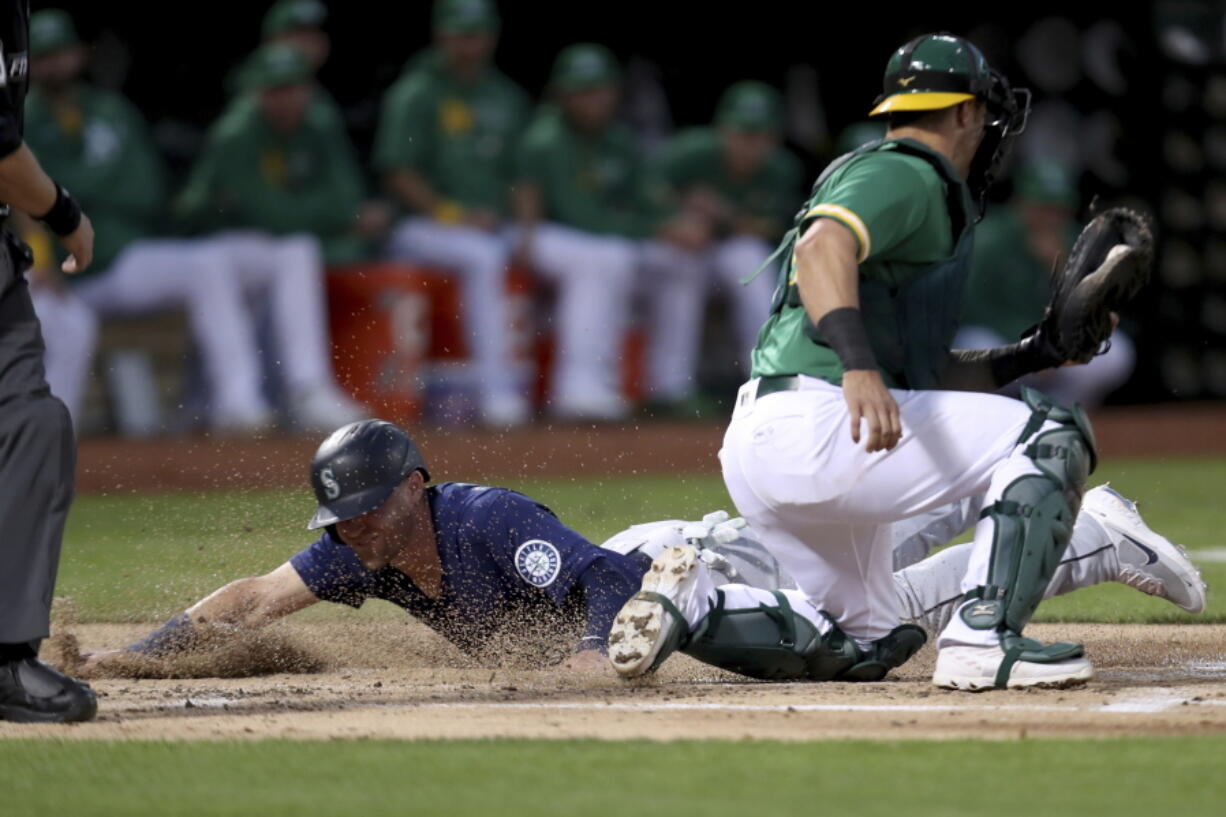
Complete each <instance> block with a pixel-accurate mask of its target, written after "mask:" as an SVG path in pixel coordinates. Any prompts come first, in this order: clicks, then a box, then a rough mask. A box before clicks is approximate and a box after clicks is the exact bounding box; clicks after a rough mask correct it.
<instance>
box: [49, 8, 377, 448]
mask: <svg viewBox="0 0 1226 817" xmlns="http://www.w3.org/2000/svg"><path fill="white" fill-rule="evenodd" d="M31 41H32V45H31V56H32V66H31V68H32V75H33V79H34V83H35V89H34V90H33V92H32V93H31V95H30V105H29V115H28V120H29V137H30V142H31V144H33V145H35V146H36V149H37V150H39V151H41V152H42V155H43V163H44V164H45V165H46V166H47V167H48V168H50V169H51V172H53V173H55V174H57V175H58V176H60V177H62V178H66V179H71V180H72V181H73V183H74V185H76V187H77V189H78V190H80V194H81V197H82V198H83V199H84V200H85V201H87V202H88V203H89V205H88V206H90V207H91V208H95V209H96V211H97V212H98V215H99V226H100V227H101V228H102V235H101V237H100V240H99V252H98V255H97V257H96V263H95V265H94V267H93V268H92V269H91V270H90V271H87V273H86V275H85V276H77V277H73V278H72V279H68V280H64V279H62V278H61V277H60V276H58V275H57V274H56V272H55V269H54V267H53V266H52V265H51V264H47V263H44V264H41V265H40V269H39V274H38V276H37V278H38V280H39V283H38V285H36V287H35V293H34V297H35V307H36V309H37V310H38V312H39V315H40V318H41V319H42V320H43V321H44V323H45V324H47V326H48V332H47V335H48V340H49V347H48V353H47V375H48V380H49V382H50V383H51V385H52V390H53V391H54V392H55V393H56V394H57V395H59V396H60V397H61V398H62V399H63V400H64V401H65V403H66V404H67V405H68V406H69V408H70V411H71V412H73V414H74V416H79V414H78V412H79V411H80V403H81V399H82V396H83V393H84V388H85V384H86V381H87V378H88V374H89V369H90V366H91V363H92V358H93V350H94V345H95V341H96V335H97V326H98V320H99V319H100V318H102V319H105V318H108V317H113V316H132V315H141V314H146V313H150V312H155V311H159V310H165V309H181V310H183V311H185V312H186V313H187V316H188V319H189V322H190V324H191V328H192V334H193V338H194V341H195V344H196V346H197V348H198V350H199V353H200V358H201V362H202V367H203V370H204V375H205V380H206V383H207V385H208V388H209V399H210V401H211V403H212V405H211V412H210V416H211V422H212V426H213V427H214V428H215V429H218V430H223V431H230V432H256V431H261V430H264V429H267V428H268V427H270V426H271V424H272V422H273V414H272V411H271V409H270V408H269V406H268V404H267V402H266V399H265V397H264V394H263V390H262V385H261V372H260V363H259V353H258V351H257V349H258V347H257V343H256V337H257V334H256V331H255V316H254V315H253V314H252V312H251V310H250V308H249V305H248V302H247V301H246V299H245V297H244V295H245V294H248V293H252V292H254V291H256V290H259V289H261V288H267V289H269V290H271V297H270V298H269V299H268V300H269V301H270V303H271V306H272V309H271V312H272V313H273V322H272V323H273V328H274V331H275V334H276V340H277V347H278V350H285V351H283V353H282V355H283V359H284V361H285V381H286V385H287V393H288V394H289V396H290V399H289V401H288V410H289V412H290V415H291V419H292V420H293V421H294V422H295V424H297V425H298V426H300V427H302V428H310V429H318V428H324V427H328V426H330V425H332V424H334V423H335V422H337V421H338V420H345V419H353V418H354V417H355V416H357V415H359V414H360V413H361V410H360V408H359V407H357V406H355V405H354V404H353V403H352V402H351V401H349V400H348V398H346V397H345V396H344V395H342V394H341V393H340V392H339V390H338V389H337V388H336V386H335V384H334V381H333V378H332V372H331V367H330V362H329V359H328V356H327V335H326V332H327V327H326V323H324V322H323V321H322V319H321V320H319V321H310V320H304V319H303V316H304V315H305V316H308V317H309V316H310V315H311V314H313V313H315V314H318V315H320V316H322V315H323V300H322V298H323V295H322V283H321V278H320V274H321V267H320V264H319V263H318V261H315V262H314V263H313V265H312V263H311V258H312V257H313V256H315V257H317V256H318V250H315V251H314V253H313V256H312V251H311V250H310V249H309V248H307V249H305V250H303V251H301V252H299V253H298V255H301V256H302V257H303V258H305V259H306V260H307V263H299V259H298V258H297V257H292V258H290V259H289V260H288V261H287V262H286V263H285V271H284V274H281V271H282V270H281V268H279V267H277V266H275V265H274V263H273V262H270V260H269V259H268V258H267V256H268V255H269V254H270V253H267V252H266V253H265V254H264V255H263V256H261V255H259V254H257V253H254V252H253V251H252V250H253V248H252V246H251V245H252V244H253V243H254V241H253V240H252V241H247V242H242V243H240V242H236V241H230V240H215V239H189V238H182V237H177V238H171V237H168V235H169V233H170V227H171V225H170V224H168V223H166V220H165V218H164V214H165V213H166V211H167V209H168V208H167V206H166V205H167V195H166V193H167V191H166V182H165V172H164V168H163V166H162V162H161V159H160V157H159V156H158V154H157V151H156V149H155V148H154V146H153V143H152V141H151V139H150V137H149V134H148V131H147V128H146V125H145V122H144V121H143V118H142V117H141V115H140V113H139V112H138V111H137V110H136V109H135V108H134V107H133V106H132V105H131V104H130V103H129V102H128V101H127V100H126V99H124V98H123V97H121V96H120V95H118V94H115V93H113V92H110V91H104V90H102V89H98V88H94V87H92V86H90V85H89V84H88V83H85V82H83V81H82V80H81V78H80V75H81V73H82V70H83V69H84V66H85V62H86V53H85V50H84V48H83V47H82V46H81V44H80V41H79V39H78V37H77V33H76V31H75V29H74V27H73V25H72V21H71V19H70V18H69V17H68V16H67V15H66V14H64V13H63V12H60V11H57V10H45V11H42V12H38V13H37V14H35V15H34V16H33V18H32V19H31ZM247 90H248V91H251V92H253V93H254V92H255V91H256V90H257V88H256V84H255V83H254V82H253V84H252V85H251V87H249V88H248V89H247ZM243 99H244V104H246V105H247V106H248V108H250V109H251V110H255V109H256V108H257V107H258V105H257V104H256V102H255V101H254V100H253V99H250V98H249V96H248V94H244V96H243ZM188 200H189V201H190V197H189V199H188ZM308 241H313V239H309V240H308ZM285 255H287V256H290V255H292V254H291V253H285ZM278 312H280V313H281V317H282V318H283V319H282V320H278ZM291 314H292V319H288V318H290V316H291Z"/></svg>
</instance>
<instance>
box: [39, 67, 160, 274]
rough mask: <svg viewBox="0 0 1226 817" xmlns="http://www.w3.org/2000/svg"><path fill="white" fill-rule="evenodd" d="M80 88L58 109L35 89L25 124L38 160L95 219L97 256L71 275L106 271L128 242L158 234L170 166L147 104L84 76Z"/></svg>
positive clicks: (95, 250)
mask: <svg viewBox="0 0 1226 817" xmlns="http://www.w3.org/2000/svg"><path fill="white" fill-rule="evenodd" d="M73 93H74V95H75V98H76V101H77V108H76V110H75V111H73V112H72V113H60V114H57V112H56V111H55V110H54V109H53V108H52V106H51V104H50V100H49V99H48V98H47V97H46V96H45V95H44V94H42V93H40V92H39V90H38V89H35V90H32V91H31V92H30V94H29V96H28V97H27V99H26V128H25V138H26V142H27V143H28V144H29V145H30V148H31V149H32V150H33V151H34V154H35V155H36V156H37V157H38V160H39V162H40V163H41V164H42V166H43V167H44V168H45V169H46V170H47V173H48V174H50V175H51V177H52V178H54V179H55V180H56V181H58V182H59V183H60V184H62V185H64V187H66V188H67V189H68V190H70V191H72V194H73V195H74V196H75V197H76V198H77V200H78V201H80V203H81V207H82V208H83V209H84V210H85V212H86V213H88V214H89V217H90V219H91V220H92V221H93V224H94V234H95V239H94V261H93V264H91V265H90V267H89V268H88V269H86V270H85V271H84V272H82V273H80V274H79V275H74V276H71V277H70V278H69V281H70V282H76V281H80V280H82V279H83V278H86V277H88V276H90V275H97V274H99V273H101V272H104V271H105V270H106V269H107V268H108V267H110V265H111V264H112V262H114V260H115V258H116V256H118V255H119V253H121V252H122V251H123V249H124V247H126V246H127V245H128V244H130V243H131V242H133V241H136V240H138V239H142V238H148V237H149V236H152V235H154V234H156V233H157V232H158V230H159V228H160V227H161V226H162V224H161V214H162V212H163V210H164V208H165V205H166V177H165V168H164V167H163V165H162V160H161V157H160V156H159V154H158V152H157V150H156V148H155V147H154V145H153V140H152V138H151V137H150V135H149V130H148V128H147V126H146V124H145V120H144V117H142V116H141V114H140V112H139V111H138V110H136V108H135V107H134V106H133V105H132V104H131V103H130V102H128V101H127V100H126V99H124V98H123V97H122V96H120V95H119V94H116V93H113V92H111V91H104V90H102V89H99V88H94V87H91V86H89V85H85V84H79V85H77V86H75V88H74V89H73ZM55 247H56V250H57V252H59V253H61V254H63V248H62V247H60V246H59V244H58V243H57V244H56V245H55Z"/></svg>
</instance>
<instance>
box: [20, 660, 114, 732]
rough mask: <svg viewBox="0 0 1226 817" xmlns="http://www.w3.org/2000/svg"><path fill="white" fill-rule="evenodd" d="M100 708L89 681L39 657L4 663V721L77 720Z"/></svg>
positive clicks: (86, 717) (84, 718)
mask: <svg viewBox="0 0 1226 817" xmlns="http://www.w3.org/2000/svg"><path fill="white" fill-rule="evenodd" d="M97 711H98V701H97V699H96V698H95V697H94V691H93V690H92V689H90V688H89V684H83V683H81V682H80V681H78V680H77V679H76V678H72V677H69V676H67V675H65V674H64V673H62V672H60V671H58V670H55V669H52V668H51V667H49V666H47V665H46V664H44V663H43V662H42V661H39V660H38V659H37V658H18V659H14V660H10V661H5V662H3V663H0V721H13V722H14V723H73V722H75V721H87V720H89V719H90V718H92V717H94V715H95V713H97Z"/></svg>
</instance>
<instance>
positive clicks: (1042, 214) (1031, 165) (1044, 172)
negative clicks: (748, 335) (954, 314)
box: [954, 161, 1136, 406]
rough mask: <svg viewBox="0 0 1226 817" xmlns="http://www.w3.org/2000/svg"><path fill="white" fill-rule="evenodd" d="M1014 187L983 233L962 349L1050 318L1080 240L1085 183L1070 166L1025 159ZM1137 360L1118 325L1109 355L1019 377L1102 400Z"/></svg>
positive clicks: (1074, 398)
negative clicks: (1059, 276) (1054, 293)
mask: <svg viewBox="0 0 1226 817" xmlns="http://www.w3.org/2000/svg"><path fill="white" fill-rule="evenodd" d="M1013 189H1014V192H1013V198H1012V200H1011V201H1010V202H1009V203H1008V204H1007V205H1003V206H997V207H993V208H992V209H991V210H990V211H989V214H988V216H987V218H985V219H984V221H983V223H982V224H981V225H980V226H979V228H978V229H977V230H976V232H975V251H974V256H973V261H972V267H971V275H970V279H969V281H968V283H967V288H966V296H965V298H966V300H965V303H964V306H963V321H962V322H963V325H962V328H961V329H960V330H959V331H958V335H957V337H955V339H954V347H955V348H959V349H990V348H993V347H996V346H1003V345H1005V344H1008V343H1012V342H1013V341H1015V340H1017V339H1018V338H1020V337H1021V336H1022V333H1023V332H1025V331H1026V330H1027V329H1029V328H1030V327H1032V326H1034V325H1035V324H1037V323H1038V322H1039V321H1040V320H1042V318H1043V310H1044V307H1045V306H1046V304H1047V301H1048V296H1049V283H1050V278H1051V271H1052V269H1056V268H1058V267H1059V265H1060V264H1062V263H1063V262H1064V259H1065V258H1066V257H1067V256H1068V252H1069V250H1070V249H1072V246H1073V242H1074V241H1075V240H1076V238H1077V234H1078V232H1079V227H1078V224H1077V222H1076V215H1077V210H1078V206H1079V202H1078V191H1077V182H1076V179H1074V177H1073V175H1072V174H1071V173H1070V172H1069V170H1068V168H1066V167H1065V166H1064V165H1062V164H1059V163H1057V162H1052V161H1031V162H1028V163H1026V164H1023V165H1020V166H1019V167H1018V168H1017V169H1016V170H1015V171H1014V173H1013ZM1135 362H1136V353H1135V348H1134V345H1133V342H1132V340H1131V339H1130V338H1129V337H1128V336H1127V335H1126V334H1124V332H1123V331H1121V330H1119V329H1117V330H1116V331H1115V332H1114V333H1113V334H1112V336H1111V345H1110V348H1109V349H1108V350H1107V351H1106V353H1105V354H1102V355H1099V356H1098V357H1096V358H1094V359H1093V360H1091V361H1090V362H1089V363H1088V364H1086V365H1084V366H1072V367H1064V368H1059V369H1049V370H1047V371H1043V372H1038V373H1037V374H1033V375H1029V376H1028V377H1024V378H1022V379H1021V380H1020V381H1018V382H1019V383H1021V384H1024V385H1030V386H1033V387H1034V388H1037V389H1039V390H1040V391H1042V392H1044V393H1045V394H1048V395H1051V397H1053V398H1054V399H1055V400H1057V401H1058V402H1061V403H1062V404H1065V405H1069V404H1072V403H1080V404H1081V405H1083V406H1096V405H1098V404H1099V403H1101V402H1102V401H1103V398H1105V397H1106V396H1107V395H1108V394H1110V393H1111V392H1112V391H1114V390H1116V389H1117V388H1119V387H1120V386H1122V385H1123V384H1124V383H1125V382H1127V380H1128V378H1129V376H1130V375H1131V374H1132V370H1133V366H1134V365H1135ZM1011 388H1013V389H1017V388H1018V384H1016V383H1015V384H1014V385H1013V386H1012V387H1011Z"/></svg>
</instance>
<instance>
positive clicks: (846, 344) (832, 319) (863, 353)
mask: <svg viewBox="0 0 1226 817" xmlns="http://www.w3.org/2000/svg"><path fill="white" fill-rule="evenodd" d="M817 331H818V332H819V333H820V334H821V336H822V338H823V339H825V341H826V345H827V346H829V347H830V348H831V349H833V350H834V353H835V354H836V355H838V356H839V362H840V363H842V364H843V371H845V372H851V371H856V370H860V369H874V370H875V369H876V368H877V358H876V357H875V356H874V355H873V347H872V345H871V344H870V343H869V342H868V332H867V331H865V329H864V321H863V319H861V317H860V310H859V309H856V308H855V307H853V306H842V307H839V308H838V309H832V310H830V311H829V312H827V313H826V314H825V315H824V316H823V317H822V319H821V320H820V321H818V322H817Z"/></svg>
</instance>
